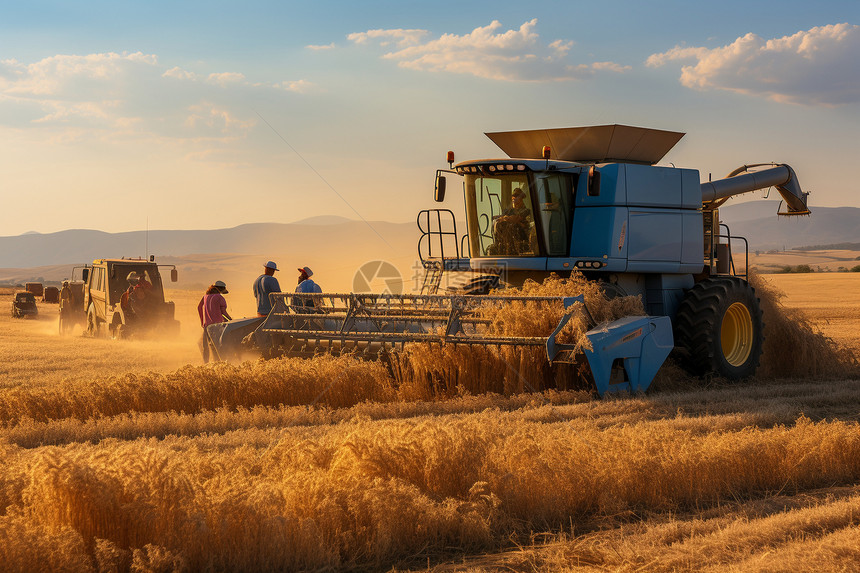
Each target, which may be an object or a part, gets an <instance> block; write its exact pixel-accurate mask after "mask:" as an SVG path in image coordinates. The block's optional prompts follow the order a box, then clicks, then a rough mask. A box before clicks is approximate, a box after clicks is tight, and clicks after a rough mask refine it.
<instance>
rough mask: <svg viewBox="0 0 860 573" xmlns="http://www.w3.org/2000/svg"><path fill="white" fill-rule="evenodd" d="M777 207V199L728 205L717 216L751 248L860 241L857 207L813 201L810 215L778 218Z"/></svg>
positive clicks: (859, 209) (859, 214) (776, 247)
mask: <svg viewBox="0 0 860 573" xmlns="http://www.w3.org/2000/svg"><path fill="white" fill-rule="evenodd" d="M778 206H779V201H778V200H768V201H751V202H747V203H736V204H729V205H725V206H723V207H722V208H721V209H720V218H721V219H722V221H723V222H724V223H726V224H727V225H728V226H729V229H730V230H731V232H732V234H733V235H740V236H742V237H746V239H747V240H748V241H749V244H750V249H751V250H761V251H767V250H773V249H779V250H782V249H783V248H785V249H793V248H797V247H806V246H811V245H830V244H837V243H856V242H860V208H857V207H816V206H815V205H814V204H813V205H810V210H811V211H812V215H810V216H800V217H779V216H777V214H776V212H777V207H778Z"/></svg>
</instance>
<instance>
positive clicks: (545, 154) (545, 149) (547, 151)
mask: <svg viewBox="0 0 860 573" xmlns="http://www.w3.org/2000/svg"><path fill="white" fill-rule="evenodd" d="M551 154H552V150H551V149H550V148H549V145H544V146H543V149H541V157H543V158H544V159H549V156H550V155H551Z"/></svg>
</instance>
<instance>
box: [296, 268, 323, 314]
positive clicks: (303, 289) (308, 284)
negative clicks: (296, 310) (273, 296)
mask: <svg viewBox="0 0 860 573" xmlns="http://www.w3.org/2000/svg"><path fill="white" fill-rule="evenodd" d="M298 271H299V286H297V287H296V292H298V293H309V294H310V293H321V292H322V289H321V288H320V285H318V284H317V283H315V282H314V281H313V280H312V279H311V277H312V276H314V272H313V271H312V270H311V269H310V268H309V267H302V268H300V269H298ZM293 306H308V307H314V306H316V305H315V304H314V301H313V299H311V298H306V299H305V300H304V304H302V300H301V299H299V298H298V297H293Z"/></svg>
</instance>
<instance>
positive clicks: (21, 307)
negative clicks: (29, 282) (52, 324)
mask: <svg viewBox="0 0 860 573" xmlns="http://www.w3.org/2000/svg"><path fill="white" fill-rule="evenodd" d="M38 314H39V308H38V307H37V306H36V297H35V296H34V295H33V293H31V292H26V291H24V292H16V293H15V294H14V296H13V297H12V318H26V317H28V316H30V317H35V316H36V315H38Z"/></svg>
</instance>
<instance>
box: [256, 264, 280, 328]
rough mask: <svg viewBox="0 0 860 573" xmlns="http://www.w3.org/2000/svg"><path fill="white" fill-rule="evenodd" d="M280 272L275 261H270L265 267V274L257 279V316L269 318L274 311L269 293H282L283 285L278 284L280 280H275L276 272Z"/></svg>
mask: <svg viewBox="0 0 860 573" xmlns="http://www.w3.org/2000/svg"><path fill="white" fill-rule="evenodd" d="M277 270H278V265H276V264H275V263H274V261H269V262H268V263H266V264H265V265H263V274H261V275H260V276H258V277H257V280H255V281H254V298H256V299H257V316H269V313H270V312H271V311H272V303H271V301H270V300H269V293H273V292H281V285H279V284H278V279H276V278H275V276H274V275H275V271H277Z"/></svg>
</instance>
